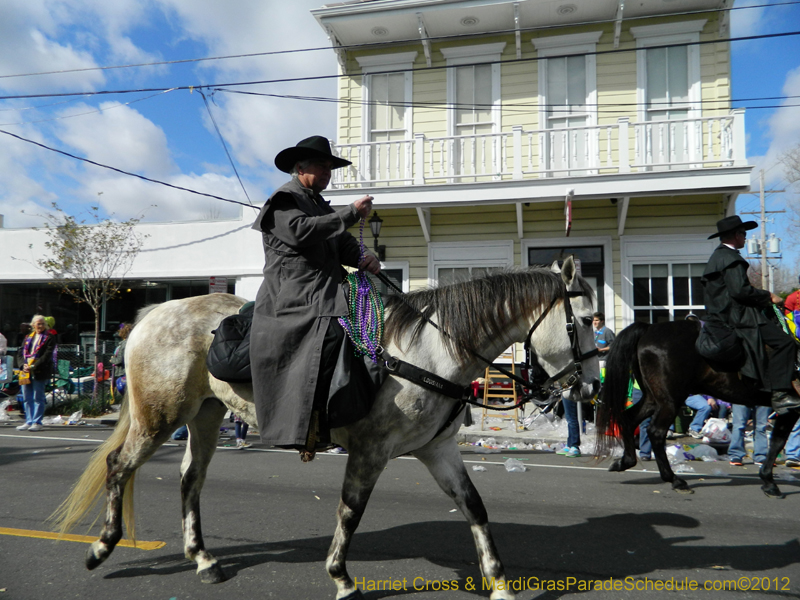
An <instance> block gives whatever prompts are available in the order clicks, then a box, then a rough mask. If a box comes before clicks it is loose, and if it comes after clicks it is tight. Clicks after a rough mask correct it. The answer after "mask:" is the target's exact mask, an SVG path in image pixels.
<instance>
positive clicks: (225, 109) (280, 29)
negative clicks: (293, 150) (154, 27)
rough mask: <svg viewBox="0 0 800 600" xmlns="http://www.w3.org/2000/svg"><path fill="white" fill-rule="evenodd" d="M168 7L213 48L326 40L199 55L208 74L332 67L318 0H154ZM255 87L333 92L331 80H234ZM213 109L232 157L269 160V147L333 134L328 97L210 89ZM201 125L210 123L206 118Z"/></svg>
mask: <svg viewBox="0 0 800 600" xmlns="http://www.w3.org/2000/svg"><path fill="white" fill-rule="evenodd" d="M160 2H162V4H163V5H164V6H168V7H169V8H170V9H171V10H174V11H175V12H176V14H177V15H178V18H179V19H180V20H181V21H182V22H183V23H184V29H185V31H187V32H191V35H192V36H194V38H195V39H198V40H200V41H202V42H203V43H204V44H206V45H207V46H208V47H209V51H210V52H211V54H212V55H216V56H221V55H232V54H249V53H256V52H268V51H277V50H288V49H302V48H325V49H324V50H318V51H314V52H296V53H288V54H278V55H267V56H260V57H251V58H241V59H231V60H224V61H214V62H213V63H204V64H203V69H204V70H205V71H207V73H208V74H207V77H209V78H213V79H210V80H212V81H217V82H219V81H263V80H275V79H283V78H294V77H313V76H319V75H335V74H336V72H337V65H336V57H335V54H334V52H333V51H332V50H330V49H329V48H330V42H329V41H328V38H327V36H326V34H325V32H324V31H323V30H322V28H321V27H320V26H319V24H318V23H317V21H316V19H314V17H313V16H312V15H311V13H310V12H309V10H310V9H312V8H318V7H319V6H320V5H321V3H320V2H319V0H296V1H294V2H285V1H282V0H267V1H264V0H241V1H239V2H234V3H224V4H223V3H219V2H216V1H215V0H160ZM233 89H235V90H246V91H251V92H257V93H269V94H292V95H309V96H325V97H335V96H336V80H335V79H324V80H316V81H305V82H291V83H281V84H268V85H258V86H248V87H236V88H233ZM216 98H217V102H218V103H219V106H220V107H221V112H222V114H221V115H216V114H215V118H217V120H218V123H219V124H220V128H221V129H222V130H223V134H224V135H225V137H226V140H228V141H229V142H230V145H231V147H232V149H233V151H234V153H235V156H236V160H237V162H240V163H241V164H244V165H248V166H255V165H256V164H257V163H261V164H262V165H266V166H267V168H270V169H272V168H273V167H274V163H273V159H274V157H275V155H276V154H277V153H278V152H279V151H280V150H282V149H283V148H285V147H287V146H291V145H294V144H295V143H297V142H298V141H299V140H301V139H303V138H306V137H308V136H310V135H314V134H319V135H327V136H332V135H334V134H335V128H336V108H335V104H333V103H324V102H311V101H299V100H284V99H278V98H269V97H260V96H236V95H234V94H224V93H220V94H217V96H216ZM206 127H207V128H208V129H209V130H210V131H211V130H212V126H211V124H210V123H207V124H206Z"/></svg>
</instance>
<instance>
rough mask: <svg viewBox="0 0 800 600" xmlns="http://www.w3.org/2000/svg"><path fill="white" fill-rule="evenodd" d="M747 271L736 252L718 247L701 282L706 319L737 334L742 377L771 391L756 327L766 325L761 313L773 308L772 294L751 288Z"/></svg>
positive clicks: (764, 357)
mask: <svg viewBox="0 0 800 600" xmlns="http://www.w3.org/2000/svg"><path fill="white" fill-rule="evenodd" d="M748 268H749V265H748V264H747V261H746V260H745V259H744V258H742V256H741V254H739V252H738V251H736V250H733V249H732V248H729V247H728V246H725V245H724V244H720V245H719V246H717V248H716V249H715V250H714V253H713V254H712V255H711V258H709V259H708V264H707V265H706V269H705V271H704V272H703V278H702V283H703V287H704V289H705V301H706V312H707V314H708V317H707V318H708V319H709V320H718V321H722V322H723V323H727V324H728V325H730V326H731V327H733V328H734V329H735V330H736V334H737V335H738V336H739V337H740V338H741V339H742V341H743V343H744V348H745V352H746V354H747V361H746V362H745V365H744V367H743V368H742V374H743V375H746V376H747V377H751V378H753V379H755V380H757V381H760V382H761V384H762V386H763V388H764V389H770V383H769V378H768V377H767V355H766V352H765V351H764V343H763V342H762V341H761V335H760V334H759V331H758V326H759V325H761V324H763V323H767V322H768V320H767V318H766V316H765V315H764V309H765V308H770V305H771V304H772V301H771V294H770V293H769V292H768V291H766V290H758V289H756V288H754V287H753V286H752V285H751V284H750V280H749V279H748V278H747V269H748Z"/></svg>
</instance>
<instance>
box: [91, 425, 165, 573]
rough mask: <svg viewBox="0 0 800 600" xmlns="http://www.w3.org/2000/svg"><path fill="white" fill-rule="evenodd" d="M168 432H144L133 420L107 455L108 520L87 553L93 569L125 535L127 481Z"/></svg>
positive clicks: (161, 442)
mask: <svg viewBox="0 0 800 600" xmlns="http://www.w3.org/2000/svg"><path fill="white" fill-rule="evenodd" d="M167 437H169V434H168V433H166V434H158V435H156V436H155V437H153V436H149V435H146V434H144V433H142V431H141V428H140V426H139V425H138V423H137V422H136V421H135V420H133V421H132V423H131V428H130V430H129V431H128V437H127V438H126V439H125V442H124V443H123V444H122V446H120V447H119V448H117V449H116V450H114V451H112V452H111V453H109V455H108V457H107V458H106V464H107V465H108V471H107V472H108V474H107V475H106V520H105V523H104V525H103V529H102V530H101V531H100V539H99V540H97V541H96V542H94V543H93V544H92V545H91V546H90V547H89V550H88V551H87V553H86V567H87V568H89V569H94V568H95V567H97V566H98V565H99V564H100V563H102V562H103V561H104V560H106V559H107V558H108V557H109V555H110V554H111V552H113V551H114V548H115V547H116V545H117V543H118V542H119V540H120V539H121V538H122V500H123V495H124V491H125V485H126V484H127V483H128V481H129V480H130V478H131V477H132V476H133V474H134V472H135V471H136V469H138V468H139V467H140V466H142V465H143V464H144V463H146V462H147V461H148V460H149V459H150V457H151V456H152V455H153V453H154V452H155V451H156V449H158V447H159V446H160V445H161V444H163V443H164V442H165V441H166V439H167Z"/></svg>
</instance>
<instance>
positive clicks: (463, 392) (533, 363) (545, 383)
mask: <svg viewBox="0 0 800 600" xmlns="http://www.w3.org/2000/svg"><path fill="white" fill-rule="evenodd" d="M377 277H378V278H379V279H380V280H381V281H382V282H383V283H385V284H386V285H388V286H390V287H391V288H392V289H394V290H395V291H397V292H398V293H399V295H400V299H401V300H402V301H403V302H405V303H406V305H407V306H409V307H410V308H412V310H414V311H415V312H417V313H418V314H419V315H420V316H421V318H422V319H423V320H425V321H426V322H427V323H428V324H430V325H431V326H433V327H434V328H435V329H436V330H438V331H439V332H441V333H443V334H444V335H446V336H447V337H451V336H450V335H449V334H448V333H447V332H446V331H444V330H442V329H441V328H440V327H439V325H437V324H436V323H434V322H433V321H432V320H431V319H430V318H429V317H427V316H425V314H424V313H422V312H421V311H419V310H417V309H416V308H414V307H413V306H411V305H410V304H409V303H408V302H407V301H406V300H405V293H404V292H403V291H402V290H401V289H400V288H398V287H397V286H396V285H395V284H394V282H393V281H391V280H390V279H389V278H388V277H386V276H385V275H384V274H383V273H378V275H377ZM581 296H583V292H577V291H569V290H567V289H566V284H565V285H564V296H563V300H564V313H565V316H566V329H567V336H568V337H569V340H570V348H571V350H572V357H573V362H572V363H570V364H569V365H567V366H566V367H564V368H563V369H562V370H561V371H559V372H558V373H556V374H555V375H553V376H550V377H548V376H547V373H546V372H545V371H544V369H543V368H542V366H541V365H540V364H539V361H538V359H536V352H535V351H534V350H533V345H532V344H531V339H532V338H533V333H534V332H535V331H536V329H537V328H538V327H539V325H541V324H542V322H543V321H544V319H545V317H547V315H548V314H549V313H550V311H551V310H552V308H553V306H555V304H556V302H557V301H558V300H559V298H562V296H555V297H554V298H553V299H552V301H551V302H550V304H549V305H548V306H547V308H546V309H545V310H543V311H542V313H541V314H540V315H539V317H538V318H537V319H536V321H535V322H534V323H533V325H531V328H530V329H529V330H528V335H527V336H526V337H525V343H524V348H525V362H524V363H522V365H521V366H522V367H524V368H526V369H527V372H528V380H527V381H526V380H525V379H523V378H521V377H519V376H518V375H516V374H514V373H511V372H510V371H508V370H507V369H505V368H503V367H502V366H500V365H496V364H494V363H493V362H492V361H491V360H489V359H487V358H485V357H484V356H481V355H480V354H478V353H477V352H475V351H474V350H473V349H472V348H467V350H468V351H469V352H470V353H471V354H472V355H473V356H475V357H476V358H478V359H479V360H481V361H483V362H484V363H486V364H487V365H488V366H490V367H492V368H493V369H495V370H497V371H499V372H500V373H502V374H503V375H505V376H506V377H508V378H509V379H511V380H512V381H514V382H516V383H518V384H520V385H521V386H522V390H521V391H522V400H520V402H518V403H517V404H516V405H514V407H507V406H506V407H502V408H496V407H491V406H485V407H484V408H488V409H489V410H510V409H511V408H517V407H519V406H522V405H523V404H526V403H527V402H529V401H534V402H535V403H537V404H538V403H539V402H537V400H538V401H545V400H546V399H548V398H550V397H551V396H552V395H554V394H555V393H557V392H558V391H559V390H557V389H555V384H556V383H557V382H559V381H560V380H561V379H562V378H564V377H565V376H566V375H567V374H569V377H568V379H567V381H566V382H565V384H564V385H561V386H560V390H561V391H563V390H565V389H571V388H573V387H574V386H575V385H576V384H577V383H578V382H579V381H580V378H581V375H582V374H583V368H582V367H581V363H582V362H583V361H584V360H587V359H589V358H592V357H593V356H595V355H597V348H593V349H592V350H590V351H589V352H581V349H580V342H579V340H578V331H577V323H576V320H575V313H574V312H573V310H572V304H571V303H570V299H571V298H579V297H581ZM378 356H379V357H380V358H381V360H382V361H383V362H384V365H385V367H386V368H387V369H388V370H389V372H391V373H394V374H396V375H399V376H400V377H403V378H405V379H409V380H410V381H412V382H413V383H416V384H418V385H420V386H422V387H425V388H427V389H430V390H432V391H435V392H438V393H440V394H444V395H447V396H450V397H451V398H456V399H458V400H460V401H462V402H463V403H468V404H474V405H480V406H483V404H481V403H478V402H477V400H476V398H475V397H474V396H473V395H472V388H471V387H469V386H468V387H466V388H464V387H461V386H458V385H457V384H454V383H452V382H450V381H447V380H445V379H442V378H440V377H439V376H438V375H434V374H433V373H430V372H428V371H425V370H424V369H420V368H419V367H415V366H413V365H409V364H408V363H406V362H405V361H402V360H400V359H398V358H395V357H393V356H391V355H389V353H388V352H386V350H385V349H384V348H383V347H380V348H379V352H378ZM533 370H537V371H538V372H539V373H543V374H544V375H545V378H546V379H544V380H542V379H541V377H537V378H532V377H531V373H532V371H533ZM532 384H533V385H532ZM456 390H460V393H456ZM525 390H528V391H527V392H525Z"/></svg>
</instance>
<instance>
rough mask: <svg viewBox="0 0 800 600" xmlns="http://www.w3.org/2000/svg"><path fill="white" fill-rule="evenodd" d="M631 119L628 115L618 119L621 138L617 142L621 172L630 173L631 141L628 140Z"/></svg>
mask: <svg viewBox="0 0 800 600" xmlns="http://www.w3.org/2000/svg"><path fill="white" fill-rule="evenodd" d="M629 122H630V120H629V118H628V117H620V118H619V119H617V123H618V124H619V140H617V144H618V146H619V172H620V173H630V172H631V159H630V149H629V146H630V143H629V140H628V124H629Z"/></svg>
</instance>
